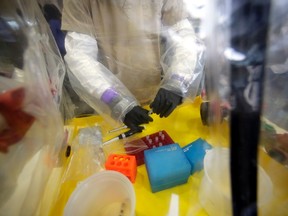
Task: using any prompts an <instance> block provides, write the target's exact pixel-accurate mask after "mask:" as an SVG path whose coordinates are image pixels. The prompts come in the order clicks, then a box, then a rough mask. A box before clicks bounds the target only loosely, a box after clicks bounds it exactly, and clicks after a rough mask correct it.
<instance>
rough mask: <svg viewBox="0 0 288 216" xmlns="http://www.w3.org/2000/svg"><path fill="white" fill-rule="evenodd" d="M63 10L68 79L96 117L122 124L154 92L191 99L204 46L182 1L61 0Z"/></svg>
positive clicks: (198, 78)
mask: <svg viewBox="0 0 288 216" xmlns="http://www.w3.org/2000/svg"><path fill="white" fill-rule="evenodd" d="M187 2H188V1H187ZM63 6H64V7H63V14H62V29H63V30H66V31H68V33H67V36H66V39H65V48H66V51H67V54H66V56H65V60H66V62H67V64H68V67H69V68H70V70H71V73H70V80H71V83H72V85H73V86H74V89H75V90H76V92H77V93H78V94H79V95H81V97H82V98H83V99H84V100H85V101H86V102H87V103H88V104H89V105H90V106H92V107H93V108H94V109H95V110H96V111H97V112H98V113H99V114H107V115H108V116H112V117H113V118H114V119H115V120H118V121H123V118H124V117H125V115H126V114H127V112H129V111H130V110H131V109H132V108H133V107H134V106H136V105H140V104H141V105H143V104H147V103H149V102H151V100H152V99H153V98H154V97H155V95H156V93H157V91H158V90H159V87H161V88H164V89H166V90H170V91H172V92H174V93H176V94H178V95H180V96H182V97H184V98H186V97H191V98H192V99H193V98H194V97H195V96H196V94H197V91H198V88H199V84H200V81H201V77H202V72H203V52H204V47H203V45H202V43H201V42H200V41H199V40H198V39H197V38H196V36H195V33H194V30H193V27H192V26H191V24H190V22H189V21H188V17H189V13H188V11H186V10H185V8H188V7H187V5H185V4H184V0H183V1H182V0H157V1H156V0H81V1H80V0H64V4H63ZM162 78H163V79H162ZM161 79H162V81H161Z"/></svg>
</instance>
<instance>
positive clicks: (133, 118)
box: [124, 106, 153, 130]
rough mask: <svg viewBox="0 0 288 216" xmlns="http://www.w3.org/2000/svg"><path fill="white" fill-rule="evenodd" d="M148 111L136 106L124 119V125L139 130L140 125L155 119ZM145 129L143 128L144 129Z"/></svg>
mask: <svg viewBox="0 0 288 216" xmlns="http://www.w3.org/2000/svg"><path fill="white" fill-rule="evenodd" d="M148 112H149V111H148V110H146V109H143V108H142V107H140V106H135V107H133V109H132V110H131V111H129V112H128V113H127V114H126V115H125V118H124V124H125V125H127V126H128V127H129V128H131V129H135V130H137V129H139V128H141V127H139V125H141V124H145V123H149V122H152V121H153V119H152V118H151V117H150V116H149V115H148ZM142 128H143V127H142Z"/></svg>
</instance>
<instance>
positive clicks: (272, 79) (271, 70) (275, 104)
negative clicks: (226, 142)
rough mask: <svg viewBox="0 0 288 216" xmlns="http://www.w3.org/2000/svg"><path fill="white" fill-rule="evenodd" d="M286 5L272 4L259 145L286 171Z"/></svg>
mask: <svg viewBox="0 0 288 216" xmlns="http://www.w3.org/2000/svg"><path fill="white" fill-rule="evenodd" d="M287 7H288V3H287V2H286V1H273V5H272V8H271V21H270V31H269V49H268V55H267V61H268V66H267V68H266V82H265V94H264V105H263V124H262V128H263V132H262V144H263V147H264V148H265V150H266V151H267V153H268V154H269V155H270V156H271V157H272V158H274V159H275V160H276V161H278V162H280V163H281V164H283V165H285V166H286V167H288V95H287V90H288V88H287V81H288V67H287V66H288V65H287V60H288V42H287V41H288V35H287V31H288V16H287V13H286V10H285V9H286V8H287Z"/></svg>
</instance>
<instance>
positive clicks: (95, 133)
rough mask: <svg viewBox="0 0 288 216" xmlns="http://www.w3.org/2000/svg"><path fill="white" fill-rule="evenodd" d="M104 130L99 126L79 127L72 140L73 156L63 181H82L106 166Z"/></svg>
mask: <svg viewBox="0 0 288 216" xmlns="http://www.w3.org/2000/svg"><path fill="white" fill-rule="evenodd" d="M101 144H102V132H101V130H100V127H99V126H94V127H86V128H81V129H79V132H78V135H77V136H76V137H75V139H74V140H73V141H72V146H71V152H72V154H71V158H70V161H69V165H68V167H67V169H66V170H65V174H64V175H63V177H62V180H61V182H62V183H64V182H66V181H75V182H76V181H82V180H83V179H84V178H87V177H88V176H90V175H92V174H93V173H95V172H98V171H100V170H101V169H103V167H104V163H105V155H104V152H103V149H102V146H101Z"/></svg>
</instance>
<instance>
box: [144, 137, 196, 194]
mask: <svg viewBox="0 0 288 216" xmlns="http://www.w3.org/2000/svg"><path fill="white" fill-rule="evenodd" d="M144 156H145V166H146V168H147V172H148V177H149V181H150V184H151V187H152V189H153V188H154V189H155V188H157V187H158V188H163V187H162V186H165V185H166V186H167V187H166V188H168V187H172V186H175V185H177V184H178V183H179V182H182V183H183V181H184V182H185V181H187V179H188V177H189V176H190V170H191V165H190V163H189V161H188V159H187V158H186V156H185V154H184V152H183V150H182V149H181V147H180V146H179V144H177V143H174V144H170V145H166V146H162V147H158V148H154V149H149V150H145V151H144ZM154 192H155V191H154Z"/></svg>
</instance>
